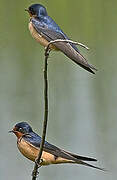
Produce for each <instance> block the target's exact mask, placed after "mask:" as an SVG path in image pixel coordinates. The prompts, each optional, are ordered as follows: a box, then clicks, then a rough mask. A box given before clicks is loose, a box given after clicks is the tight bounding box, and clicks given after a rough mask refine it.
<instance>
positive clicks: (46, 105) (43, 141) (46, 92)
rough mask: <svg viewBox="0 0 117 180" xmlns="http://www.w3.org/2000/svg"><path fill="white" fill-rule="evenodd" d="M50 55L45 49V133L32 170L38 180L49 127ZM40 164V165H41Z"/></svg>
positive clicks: (33, 178)
mask: <svg viewBox="0 0 117 180" xmlns="http://www.w3.org/2000/svg"><path fill="white" fill-rule="evenodd" d="M48 56H49V49H46V50H45V64H44V102H45V107H44V110H45V112H44V121H43V133H42V139H41V144H40V151H39V154H38V157H37V159H36V162H35V166H34V170H33V172H32V180H36V178H37V175H38V168H39V167H40V166H41V165H40V163H41V155H42V151H43V146H44V143H45V136H46V129H47V121H48V72H47V70H48V69H47V66H48ZM39 165H40V166H39Z"/></svg>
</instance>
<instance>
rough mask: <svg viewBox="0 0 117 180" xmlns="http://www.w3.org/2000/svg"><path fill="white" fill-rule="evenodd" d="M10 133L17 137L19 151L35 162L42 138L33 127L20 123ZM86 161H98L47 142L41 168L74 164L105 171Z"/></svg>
mask: <svg viewBox="0 0 117 180" xmlns="http://www.w3.org/2000/svg"><path fill="white" fill-rule="evenodd" d="M9 132H13V133H14V134H15V135H16V136H17V147H18V149H19V151H20V152H21V153H22V154H23V155H24V156H25V157H27V158H28V159H30V160H31V161H35V160H36V158H37V156H38V154H39V148H40V143H41V137H40V136H39V135H38V134H36V133H35V132H34V131H33V130H32V128H31V126H30V125H29V124H28V123H26V122H20V123H18V124H16V125H15V127H14V128H13V130H11V131H9ZM84 161H97V160H96V159H94V158H89V157H83V156H79V155H77V154H73V153H70V152H68V151H65V150H63V149H60V148H58V147H56V146H54V145H52V144H50V143H48V142H47V141H45V144H44V148H43V152H42V156H41V164H40V166H43V165H49V164H61V163H73V164H81V165H85V166H89V167H92V168H96V169H99V170H103V169H101V168H99V167H96V166H93V165H91V164H88V163H86V162H84Z"/></svg>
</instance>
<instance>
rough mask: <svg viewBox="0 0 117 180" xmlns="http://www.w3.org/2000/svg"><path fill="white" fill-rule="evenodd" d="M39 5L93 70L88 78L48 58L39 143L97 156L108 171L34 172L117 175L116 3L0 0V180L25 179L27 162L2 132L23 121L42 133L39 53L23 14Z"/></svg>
mask: <svg viewBox="0 0 117 180" xmlns="http://www.w3.org/2000/svg"><path fill="white" fill-rule="evenodd" d="M32 3H42V4H43V5H44V6H46V7H47V11H48V14H49V15H50V16H51V17H53V19H54V20H55V21H56V22H57V23H58V24H59V25H60V27H62V29H63V31H64V32H65V33H66V34H67V35H68V36H69V37H70V38H71V39H72V40H75V41H79V42H82V43H84V44H86V45H88V46H89V47H90V51H86V50H84V49H81V48H80V50H81V52H82V53H83V55H84V56H85V57H86V58H87V59H88V61H89V62H90V63H92V64H93V65H95V66H96V67H97V68H98V72H97V73H96V75H92V74H90V73H88V72H86V71H85V70H83V69H81V68H80V67H79V66H77V65H75V64H74V63H72V62H71V61H70V60H69V59H68V58H67V57H65V56H64V55H63V54H62V53H55V52H52V53H51V54H50V58H49V66H48V70H49V121H48V131H47V137H46V139H47V140H48V141H49V142H50V143H53V144H55V145H57V146H59V147H61V148H64V149H66V150H69V151H71V152H74V153H79V154H80V155H86V156H91V157H96V158H97V159H99V162H98V163H97V165H98V166H100V167H105V168H106V169H107V170H109V171H108V172H100V171H98V170H95V169H91V168H87V167H83V166H77V165H51V166H48V167H43V168H41V169H40V179H41V180H44V179H50V180H52V179H56V180H60V179H64V180H71V179H72V180H76V179H80V180H94V179H95V180H99V179H100V180H110V179H116V178H117V80H116V79H117V70H116V69H117V68H116V67H117V1H114V0H111V1H110V0H98V1H97V0H87V1H86V0H82V1H81V0H77V1H71V0H59V1H57V0H56V1H55V0H43V1H42V0H40V1H30V0H25V1H16V0H12V1H7V0H1V1H0V179H1V180H5V179H9V180H11V179H12V180H16V179H17V180H21V179H31V172H32V168H33V165H34V164H33V163H32V162H31V161H29V160H27V159H26V158H24V157H23V156H22V155H21V154H20V153H19V151H18V149H17V147H16V137H15V136H14V135H11V134H8V131H9V130H11V129H12V127H13V126H14V125H15V124H16V123H17V122H20V121H27V122H28V123H29V124H31V126H32V127H33V129H34V130H35V131H36V132H37V133H39V134H40V135H41V133H42V121H43V108H44V102H43V94H44V93H43V60H44V49H43V47H41V46H40V45H39V44H38V43H36V41H35V40H34V39H33V38H32V37H31V35H30V33H29V30H28V22H29V16H28V14H27V13H26V12H25V11H24V8H27V7H28V6H29V5H31V4H32Z"/></svg>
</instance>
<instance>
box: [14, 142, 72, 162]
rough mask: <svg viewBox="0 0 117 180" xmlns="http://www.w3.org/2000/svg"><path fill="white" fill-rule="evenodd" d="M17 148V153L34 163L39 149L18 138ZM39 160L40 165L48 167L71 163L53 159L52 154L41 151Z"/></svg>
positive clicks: (65, 160)
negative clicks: (40, 160) (40, 161)
mask: <svg viewBox="0 0 117 180" xmlns="http://www.w3.org/2000/svg"><path fill="white" fill-rule="evenodd" d="M17 146H18V149H19V151H20V152H21V153H22V154H23V155H24V156H25V157H26V158H28V159H30V160H31V161H35V160H36V158H37V156H38V153H39V148H37V147H35V146H34V145H32V144H30V143H29V142H27V141H25V140H24V139H23V138H20V139H19V140H18V141H17ZM41 159H42V160H43V162H42V163H41V165H49V164H60V163H73V161H70V160H67V159H64V158H61V157H55V156H54V155H53V154H51V153H48V152H45V151H43V153H42V156H41Z"/></svg>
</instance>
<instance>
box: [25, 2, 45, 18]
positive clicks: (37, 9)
mask: <svg viewBox="0 0 117 180" xmlns="http://www.w3.org/2000/svg"><path fill="white" fill-rule="evenodd" d="M26 11H28V12H29V14H30V16H31V17H44V16H47V15H48V14H47V11H46V8H45V7H44V6H42V5H41V4H33V5H31V6H30V7H29V8H28V9H26Z"/></svg>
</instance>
